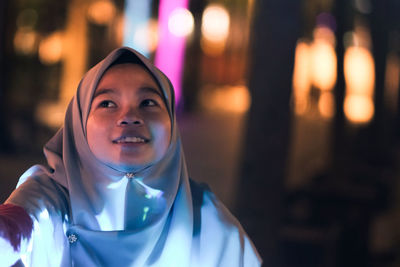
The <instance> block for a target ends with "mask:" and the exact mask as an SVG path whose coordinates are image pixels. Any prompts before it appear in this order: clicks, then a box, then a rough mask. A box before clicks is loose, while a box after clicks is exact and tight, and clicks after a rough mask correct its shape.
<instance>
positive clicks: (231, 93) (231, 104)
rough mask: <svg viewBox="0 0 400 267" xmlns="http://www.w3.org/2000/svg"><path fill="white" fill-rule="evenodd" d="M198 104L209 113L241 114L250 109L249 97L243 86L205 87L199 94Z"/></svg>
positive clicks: (246, 89)
mask: <svg viewBox="0 0 400 267" xmlns="http://www.w3.org/2000/svg"><path fill="white" fill-rule="evenodd" d="M200 103H201V105H202V106H203V108H205V109H206V110H210V111H224V112H231V113H243V112H246V111H247V110H248V109H249V108H250V104H251V97H250V92H249V90H248V88H247V87H246V86H244V85H236V86H222V87H218V88H212V87H208V88H207V87H206V88H203V90H201V92H200Z"/></svg>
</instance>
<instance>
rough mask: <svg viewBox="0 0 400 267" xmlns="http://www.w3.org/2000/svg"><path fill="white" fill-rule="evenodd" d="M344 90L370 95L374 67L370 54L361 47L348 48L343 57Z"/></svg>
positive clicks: (372, 87) (372, 86)
mask: <svg viewBox="0 0 400 267" xmlns="http://www.w3.org/2000/svg"><path fill="white" fill-rule="evenodd" d="M344 75H345V79H346V87H347V89H346V90H349V91H351V93H359V94H367V95H372V94H373V89H374V84H375V65H374V59H373V58H372V55H371V52H370V51H369V50H368V49H366V48H363V47H355V46H352V47H349V48H348V49H347V50H346V52H345V55H344Z"/></svg>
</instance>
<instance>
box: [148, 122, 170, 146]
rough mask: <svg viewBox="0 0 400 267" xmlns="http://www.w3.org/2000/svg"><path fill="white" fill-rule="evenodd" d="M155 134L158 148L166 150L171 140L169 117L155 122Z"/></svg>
mask: <svg viewBox="0 0 400 267" xmlns="http://www.w3.org/2000/svg"><path fill="white" fill-rule="evenodd" d="M153 125H154V127H152V128H153V134H154V136H156V137H157V143H158V144H157V145H158V146H159V147H158V148H159V149H160V150H162V151H163V152H165V151H166V150H167V148H168V146H169V143H170V141H171V122H170V120H169V117H168V118H167V119H164V120H160V121H158V122H156V123H154V124H153Z"/></svg>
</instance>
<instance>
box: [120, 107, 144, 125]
mask: <svg viewBox="0 0 400 267" xmlns="http://www.w3.org/2000/svg"><path fill="white" fill-rule="evenodd" d="M117 124H118V125H119V126H126V125H130V124H132V125H142V124H143V119H142V117H141V116H140V115H139V112H137V111H136V110H135V109H134V108H129V109H127V110H126V111H124V112H123V113H122V114H121V117H120V119H119V120H118V122H117Z"/></svg>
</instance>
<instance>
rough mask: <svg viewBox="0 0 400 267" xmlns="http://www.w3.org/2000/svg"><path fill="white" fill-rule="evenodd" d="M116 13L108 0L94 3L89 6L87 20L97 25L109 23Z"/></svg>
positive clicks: (112, 4)
mask: <svg viewBox="0 0 400 267" xmlns="http://www.w3.org/2000/svg"><path fill="white" fill-rule="evenodd" d="M115 13H116V8H115V5H114V3H113V2H111V1H110V0H99V1H95V2H94V3H92V4H91V5H90V6H89V9H88V18H89V20H90V21H91V22H93V23H96V24H99V25H107V24H109V23H111V21H112V20H113V18H114V16H115Z"/></svg>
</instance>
